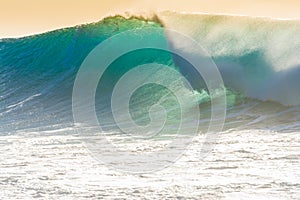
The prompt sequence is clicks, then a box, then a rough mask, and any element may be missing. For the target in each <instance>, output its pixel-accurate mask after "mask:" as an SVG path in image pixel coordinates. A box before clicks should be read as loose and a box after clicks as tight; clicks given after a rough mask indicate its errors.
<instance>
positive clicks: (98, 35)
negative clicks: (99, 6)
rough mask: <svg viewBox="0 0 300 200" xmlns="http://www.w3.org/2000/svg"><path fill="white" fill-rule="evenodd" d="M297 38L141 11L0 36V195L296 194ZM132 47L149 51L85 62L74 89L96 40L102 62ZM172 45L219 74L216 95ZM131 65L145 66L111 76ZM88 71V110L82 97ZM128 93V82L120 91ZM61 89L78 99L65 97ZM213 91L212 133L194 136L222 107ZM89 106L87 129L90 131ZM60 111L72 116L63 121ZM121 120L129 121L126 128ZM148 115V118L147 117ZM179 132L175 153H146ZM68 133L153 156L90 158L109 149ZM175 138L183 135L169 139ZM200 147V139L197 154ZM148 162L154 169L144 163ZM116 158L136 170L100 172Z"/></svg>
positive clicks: (299, 25)
mask: <svg viewBox="0 0 300 200" xmlns="http://www.w3.org/2000/svg"><path fill="white" fill-rule="evenodd" d="M167 30H175V31H176V32H179V33H181V34H182V35H184V36H185V37H183V38H187V37H188V38H190V40H191V41H194V42H196V43H198V44H200V45H201V47H202V48H203V49H204V50H205V52H204V53H203V52H202V53H203V54H201V55H200V54H197V53H196V51H195V50H194V49H193V48H191V46H190V45H189V44H190V43H188V42H186V41H184V40H182V37H177V36H176V34H175V35H174V34H172V32H168V31H167ZM123 33H124V34H123ZM299 34H300V21H298V20H276V19H267V18H250V17H241V16H222V15H204V14H186V13H185V14H183V13H172V12H163V13H157V14H156V15H155V16H154V17H151V18H149V19H146V18H141V17H140V18H139V17H131V18H124V17H122V16H114V17H109V18H106V19H103V20H101V21H100V22H97V23H94V24H87V25H81V26H76V27H72V28H66V29H61V30H56V31H52V32H48V33H44V34H40V35H33V36H29V37H24V38H16V39H1V40H0V76H1V82H0V85H1V87H0V105H1V107H0V119H1V121H0V125H1V126H0V152H1V155H2V156H1V160H0V172H1V173H0V189H1V191H2V192H1V193H0V198H1V199H2V198H3V199H32V198H41V199H57V198H61V199H72V198H79V199H91V198H92V199H97V198H100V199H101V198H108V199H111V198H121V199H122V198H129V197H131V198H135V199H140V198H146V199H153V198H169V199H173V198H182V199H267V198H268V199H269V198H272V199H299V197H300V185H299V180H300V173H299V171H300V162H299V152H300V148H299V142H300V141H299V134H300V106H299V105H300V79H299V78H298V77H299V76H300V60H299V58H300V39H299V38H298V37H297V35H299ZM120 38H121V39H122V40H121V39H120ZM124 38H125V39H124ZM118 39H119V40H118ZM134 43H137V44H141V46H142V47H144V46H146V45H149V46H151V45H155V44H158V45H159V46H161V47H162V48H163V49H154V48H139V49H138V48H137V49H135V50H134V51H130V52H126V53H123V54H121V55H120V56H119V57H118V58H116V59H115V60H113V62H111V63H109V66H108V67H107V69H105V70H104V65H101V64H98V63H93V62H92V63H91V62H90V64H91V65H95V66H93V67H96V68H90V69H92V70H90V71H89V72H88V73H87V74H85V76H83V77H84V79H83V80H84V82H83V83H84V85H83V86H82V87H81V88H79V89H78V88H77V90H76V87H74V84H75V86H76V81H77V80H80V79H78V73H79V72H80V69H81V68H82V66H84V65H85V64H86V65H88V64H89V61H86V60H87V57H88V56H89V55H91V52H96V51H94V50H93V49H94V48H96V47H97V46H98V45H102V44H108V45H111V46H112V47H113V48H112V49H109V47H110V46H104V47H102V51H103V52H104V53H102V55H104V58H107V57H110V55H111V54H113V53H115V52H118V51H121V50H122V49H125V48H126V47H127V46H130V45H134ZM103 49H104V50H105V51H104V50H103ZM102 51H100V52H102ZM174 51H176V52H181V53H183V54H182V55H186V57H188V58H192V59H194V60H200V62H202V61H203V62H207V63H208V64H207V63H206V64H207V66H209V67H211V68H212V67H213V66H215V67H217V69H218V70H219V72H220V76H221V77H222V79H223V83H224V84H223V85H222V87H220V88H219V89H220V91H219V90H215V91H212V90H211V91H210V90H209V86H210V84H208V83H207V82H206V81H205V80H206V79H205V77H204V76H203V75H201V74H197V71H195V69H194V68H193V67H192V64H191V63H190V62H188V60H187V59H185V58H182V57H180V56H178V55H176V54H174V53H172V52H174ZM106 52H107V55H106ZM92 54H93V53H92ZM88 58H89V57H88ZM103 60H105V59H103ZM101 61H102V60H101ZM208 61H213V62H214V63H213V64H214V65H213V64H210V63H209V62H208ZM149 63H150V64H149ZM146 65H147V66H146ZM136 66H146V67H144V68H143V67H141V68H138V70H137V71H136V73H138V74H139V76H134V77H131V78H127V80H126V81H129V82H127V83H126V84H120V82H119V80H122V77H123V79H124V77H127V76H126V74H127V75H128V72H130V71H133V70H134V69H136ZM207 66H206V67H207ZM204 67H205V66H204ZM101 69H103V74H102V77H101V78H100V79H99V80H98V82H97V87H96V88H94V90H95V91H94V94H92V95H91V97H92V98H91V99H94V100H93V102H94V104H92V105H91V104H90V102H88V101H85V97H86V96H88V95H90V93H89V92H88V91H89V86H90V84H91V82H92V80H93V76H94V74H97V73H96V71H97V70H98V71H99V70H100V71H101ZM144 74H147V75H145V76H144ZM178 75H181V76H182V77H184V78H186V79H187V80H188V82H189V83H190V85H188V84H187V83H185V81H184V80H183V79H182V78H178ZM129 77H130V76H129ZM150 78H151V79H152V82H151V81H148V79H150ZM145 80H147V81H145ZM153 80H155V81H153ZM144 82H146V83H147V84H145V85H143V87H140V88H135V86H134V85H135V84H137V83H144ZM155 82H156V83H157V82H159V83H161V84H155ZM164 84H167V86H168V87H166V86H164ZM137 85H138V84H137ZM138 86H140V85H138ZM116 87H118V88H121V91H120V92H119V93H114V90H115V88H116ZM74 88H75V89H74ZM128 88H131V89H136V90H135V92H133V93H132V94H131V96H130V98H127V96H128V91H127V89H128ZM170 88H171V89H170ZM170 90H171V92H170ZM74 91H79V92H80V93H78V94H80V95H81V97H82V99H83V101H74ZM86 91H87V92H86ZM172 91H173V93H172ZM81 92H82V93H81ZM85 92H86V93H85ZM75 93H76V92H75ZM76 94H77V93H76ZM116 94H117V95H116ZM85 95H86V96H85ZM224 95H225V96H224ZM115 96H116V100H115V101H111V99H112V98H113V97H115ZM222 96H224V98H223V100H226V105H225V109H226V110H224V111H226V118H225V123H224V124H223V123H221V122H222V120H216V121H217V123H216V124H214V126H215V127H221V128H222V131H219V132H218V138H217V139H216V140H212V141H208V140H207V137H206V136H207V135H209V133H208V130H210V123H211V121H212V119H213V117H214V115H213V114H212V113H213V112H214V109H215V110H216V112H217V111H218V110H221V111H222V102H223V101H222V102H221V101H219V102H221V103H220V105H217V106H215V104H214V100H215V99H216V102H218V100H220V99H222ZM75 97H76V95H75ZM114 102H117V105H120V104H122V103H123V102H125V103H128V107H127V109H128V110H126V112H125V111H124V112H123V110H122V109H120V108H119V107H117V108H116V109H115V110H114V107H113V106H114V105H115V104H114ZM77 108H78V109H79V110H83V111H85V112H83V115H82V116H84V117H82V118H81V116H80V118H78V117H76V116H78V115H74V110H75V111H77V110H78V109H77ZM153 108H154V109H153ZM93 110H95V116H96V118H97V120H98V122H99V126H100V127H101V131H99V129H98V127H96V128H95V127H94V126H92V125H94V124H92V123H91V122H92V113H91V112H90V111H93ZM162 110H164V111H163V112H162ZM198 110H199V111H200V116H199V117H198V116H197V113H195V111H198ZM128 113H129V114H130V115H129V116H130V117H128ZM220 113H222V112H219V114H220ZM220 115H221V114H220ZM220 115H219V116H220ZM74 118H75V122H82V123H74ZM129 118H130V119H129ZM81 119H84V120H85V121H84V120H83V121H80V120H81ZM76 120H77V121H76ZM131 120H133V121H134V123H136V124H137V127H135V128H132V125H131V122H132V121H131ZM153 121H155V122H156V121H157V123H156V124H154V126H148V125H149V124H150V125H153V123H152V122H153ZM180 121H183V122H184V126H182V125H180ZM160 122H162V123H160ZM160 125H163V128H160V127H159V126H160ZM195 125H196V127H195ZM149 127H150V128H149ZM181 127H183V129H181V131H182V132H181V133H183V135H184V137H183V138H182V139H181V140H180V139H179V140H178V141H182V143H180V148H182V149H181V151H180V155H179V154H178V155H177V154H176V155H175V153H177V152H175V153H174V152H173V151H170V152H171V154H167V157H163V154H161V155H160V156H161V157H160V156H157V154H155V153H156V152H158V151H160V150H161V149H164V148H166V145H168V144H170V143H172V142H173V141H174V140H175V139H174V138H175V135H176V133H177V130H178V129H179V128H181ZM78 130H80V131H78ZM154 130H155V131H154ZM157 130H159V131H158V132H156V131H157ZM195 130H196V131H195ZM82 132H84V134H87V135H88V136H90V135H93V136H94V135H97V134H99V132H102V133H104V134H105V135H106V136H107V138H108V139H109V140H110V141H111V142H112V143H114V145H115V146H117V147H118V148H120V149H123V150H126V151H128V152H131V153H132V154H133V155H137V154H139V155H142V157H143V156H145V155H148V154H149V153H153V152H154V154H153V155H154V158H153V157H151V159H153V160H147V159H145V160H132V159H128V163H126V162H124V160H118V157H117V156H116V159H114V160H109V162H107V160H105V159H104V160H101V156H100V157H99V155H106V154H109V155H110V154H111V149H110V148H104V147H103V146H101V145H103V144H102V143H100V144H98V146H97V148H95V149H94V146H93V145H95V144H96V145H97V143H96V142H95V141H96V139H97V138H95V137H92V139H89V140H85V138H82V137H81V136H82ZM128 132H130V134H128ZM153 132H155V134H154V133H153ZM186 136H188V137H191V138H192V141H190V143H189V144H188V145H183V143H184V142H185V141H186V140H185V139H184V138H185V137H186ZM91 140H92V142H91ZM91 143H93V144H92V145H90V144H91ZM205 143H206V144H210V145H209V147H210V148H211V147H213V148H211V149H210V150H211V151H210V152H209V154H207V155H206V157H203V154H202V150H203V144H205ZM99 145H100V146H99ZM114 153H116V152H114ZM172 153H174V155H173V154H172ZM114 156H115V155H114V154H112V157H114ZM158 157H160V159H158V160H157V161H156V158H158ZM147 158H148V157H147ZM169 158H172V159H170V160H169ZM164 159H165V160H164ZM103 161H104V162H103ZM149 162H150V163H152V164H153V163H154V164H153V165H154V166H155V162H157V163H156V164H157V166H160V165H159V164H160V162H161V163H163V164H164V167H163V169H161V168H160V169H159V170H154V171H153V172H148V171H145V172H144V171H143V169H146V168H147V165H149ZM124 163H125V164H124ZM165 163H167V164H165ZM123 165H125V166H129V165H130V166H135V167H136V168H130V169H136V171H137V172H142V173H138V174H133V173H132V172H133V171H130V170H129V172H128V171H127V172H126V171H125V172H124V171H122V170H121V171H120V170H119V169H118V168H117V169H116V168H114V166H123ZM160 167H161V166H160ZM121 168H122V167H121ZM122 169H124V168H122Z"/></svg>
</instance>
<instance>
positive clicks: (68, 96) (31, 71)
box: [0, 16, 298, 134]
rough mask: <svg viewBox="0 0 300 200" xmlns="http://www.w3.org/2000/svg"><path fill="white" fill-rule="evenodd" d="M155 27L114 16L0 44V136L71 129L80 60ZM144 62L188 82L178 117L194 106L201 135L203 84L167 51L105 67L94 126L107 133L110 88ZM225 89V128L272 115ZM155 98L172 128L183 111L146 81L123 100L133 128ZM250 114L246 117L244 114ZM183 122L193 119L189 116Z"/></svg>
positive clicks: (136, 54)
mask: <svg viewBox="0 0 300 200" xmlns="http://www.w3.org/2000/svg"><path fill="white" fill-rule="evenodd" d="M161 26H162V25H161V24H160V23H159V22H158V21H155V20H152V21H151V20H150V21H147V20H145V19H140V18H134V17H132V18H130V19H125V18H123V17H120V16H116V17H110V18H106V19H104V20H103V21H101V22H99V23H95V24H89V25H82V26H78V27H73V28H67V29H61V30H57V31H53V32H48V33H45V34H41V35H34V36H30V37H25V38H19V39H2V40H1V41H0V78H1V82H0V85H1V87H0V95H1V96H0V103H1V107H0V109H1V110H0V117H1V121H0V125H1V126H0V132H1V133H2V134H8V133H13V132H15V131H18V130H24V129H29V128H38V129H49V127H53V126H55V125H57V126H59V127H68V126H72V123H73V117H72V89H73V84H74V80H75V77H76V74H77V72H78V70H79V67H80V65H81V64H82V62H83V61H84V59H85V58H86V56H87V55H88V54H89V53H90V52H91V51H92V50H93V49H94V48H95V47H96V46H97V45H98V44H100V43H101V42H103V41H104V40H106V39H108V38H110V37H111V36H113V35H116V34H118V33H121V32H123V31H126V30H131V29H136V28H147V27H161ZM151 40H153V41H154V40H161V41H165V43H166V45H168V42H169V38H167V37H166V36H165V35H164V33H163V31H162V32H161V33H159V34H153V37H151ZM257 55H258V54H255V53H250V54H243V56H241V57H230V55H228V56H227V57H226V56H215V57H214V59H215V61H216V63H217V64H219V63H221V64H220V65H222V63H224V62H225V63H226V62H227V61H228V60H230V61H232V60H236V59H238V60H239V62H240V63H243V62H245V63H246V64H247V66H249V67H250V64H251V63H252V64H253V63H254V64H255V65H257V66H259V65H261V64H264V62H263V60H262V61H261V62H260V60H257V59H256V58H257V57H259V56H257ZM259 55H260V54H259ZM250 61H251V62H250ZM249 62H250V63H249ZM146 63H157V64H162V65H166V66H169V67H170V68H172V69H175V70H177V71H178V72H180V73H181V74H182V75H183V76H184V77H187V79H188V80H191V84H192V86H193V88H194V90H193V91H192V94H193V95H194V99H196V101H195V102H186V103H185V107H184V111H183V112H187V113H188V112H189V111H191V110H192V109H194V108H195V107H200V109H201V119H200V120H201V122H202V128H203V130H205V129H206V128H207V126H208V122H209V119H210V117H211V116H210V111H211V110H210V109H211V105H210V100H211V97H210V95H209V93H208V92H207V90H206V85H205V84H204V83H203V81H202V79H201V77H198V76H195V72H194V71H193V70H191V71H190V70H187V69H188V67H187V66H188V65H189V64H188V63H187V62H186V61H185V60H183V59H181V58H180V57H178V56H176V55H173V54H171V53H169V52H167V51H161V50H155V49H143V50H137V51H133V52H129V53H127V54H125V55H123V56H120V57H119V58H118V59H117V60H115V61H114V62H113V63H111V65H110V66H109V68H108V69H107V70H106V71H105V73H104V76H103V77H102V78H101V80H100V82H99V85H98V88H97V91H96V97H95V100H96V105H95V107H96V111H97V117H98V119H101V120H99V121H101V123H102V125H103V127H106V129H107V130H110V129H115V128H116V127H115V122H114V120H113V116H112V113H111V110H110V107H111V104H110V103H111V102H110V101H109V99H110V98H111V95H112V90H113V88H114V86H115V84H116V83H117V82H118V80H119V79H120V78H121V77H122V76H123V75H124V74H125V73H126V72H128V71H129V70H131V69H133V68H134V67H135V66H138V65H143V64H146ZM99 67H101V66H99ZM229 67H234V66H229ZM222 69H225V68H221V69H220V71H221V73H222V75H224V76H227V74H226V72H227V71H226V70H225V71H222ZM245 69H248V68H245ZM255 70H258V71H259V74H260V75H262V77H263V75H264V74H265V73H268V72H266V70H260V69H259V68H254V69H250V68H249V70H248V71H247V70H246V72H249V73H251V72H255ZM150 71H151V69H150ZM161 76H164V77H169V76H170V74H161ZM230 77H231V76H230ZM170 78H172V77H170ZM87 81H88V80H87ZM177 90H178V92H179V93H181V94H182V96H185V95H186V94H187V93H186V92H187V88H186V87H185V86H184V85H183V84H182V82H180V81H179V84H178V86H177ZM226 92H227V104H228V105H227V106H228V112H229V114H228V117H227V120H228V121H230V123H228V128H232V127H238V126H240V125H243V124H247V123H248V122H251V121H253V120H255V119H256V118H258V117H259V115H260V114H261V113H273V112H275V110H272V109H269V106H266V105H265V104H264V103H262V102H259V101H257V100H253V99H252V100H251V99H248V98H245V97H244V96H243V92H241V91H239V92H236V91H234V90H233V89H232V87H230V85H227V89H226ZM161 98H163V101H162V104H163V105H164V108H165V109H166V112H167V122H166V123H167V125H169V126H168V128H167V129H166V130H168V131H169V133H172V130H173V129H172V128H174V124H177V122H178V120H179V117H180V115H181V114H182V113H181V112H182V110H180V109H179V105H178V103H176V102H177V101H176V98H175V97H174V95H172V94H169V93H168V90H167V88H164V87H162V86H157V85H151V84H148V85H145V86H144V87H143V88H140V89H139V90H138V91H137V92H135V93H134V94H133V96H132V98H131V99H130V105H129V109H130V114H131V117H132V118H133V120H134V121H135V122H136V123H137V124H139V125H145V124H147V123H149V121H150V120H151V119H150V116H149V113H148V111H149V108H150V107H151V106H152V105H154V104H155V103H156V102H157V101H158V100H159V99H161ZM266 104H267V105H276V107H277V108H278V109H279V111H284V110H286V109H287V108H285V107H283V106H281V105H279V104H274V103H270V102H269V103H266ZM262 105H263V106H262ZM256 106H262V108H263V109H261V113H260V112H257V110H256V109H254V111H253V110H251V109H252V108H256ZM252 111H253V115H252V116H251V117H250V116H247V115H246V113H245V112H248V113H249V112H250V113H251V112H252ZM277 111H278V110H277ZM277 111H276V112H277ZM237 113H239V114H237ZM238 115H239V116H240V115H245V116H244V117H242V118H243V120H240V118H239V117H237V116H238ZM270 116H271V115H270ZM296 116H298V115H296ZM283 118H284V121H289V120H290V118H288V117H286V116H285V117H283ZM188 120H191V121H193V120H195V119H192V118H191V119H188ZM271 121H272V122H271V123H272V124H273V123H276V120H271ZM274 121H275V122H274ZM259 122H260V124H259V125H257V127H260V126H262V124H263V123H265V121H259ZM124 123H126V122H124ZM225 128H226V127H225ZM281 128H282V127H281ZM174 129H175V128H174Z"/></svg>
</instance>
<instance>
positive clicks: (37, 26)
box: [0, 0, 300, 38]
mask: <svg viewBox="0 0 300 200" xmlns="http://www.w3.org/2000/svg"><path fill="white" fill-rule="evenodd" d="M0 8H1V12H0V38H3V37H20V36H24V35H30V34H35V33H41V32H45V31H49V30H54V29H58V28H62V27H69V26H74V25H77V24H82V23H89V22H95V21H99V20H100V19H101V18H103V17H104V16H107V15H113V14H115V13H120V14H122V13H124V12H126V11H129V12H152V11H163V10H174V11H186V12H205V13H223V14H239V15H251V16H267V17H275V18H298V19H300V1H299V0H0Z"/></svg>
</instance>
